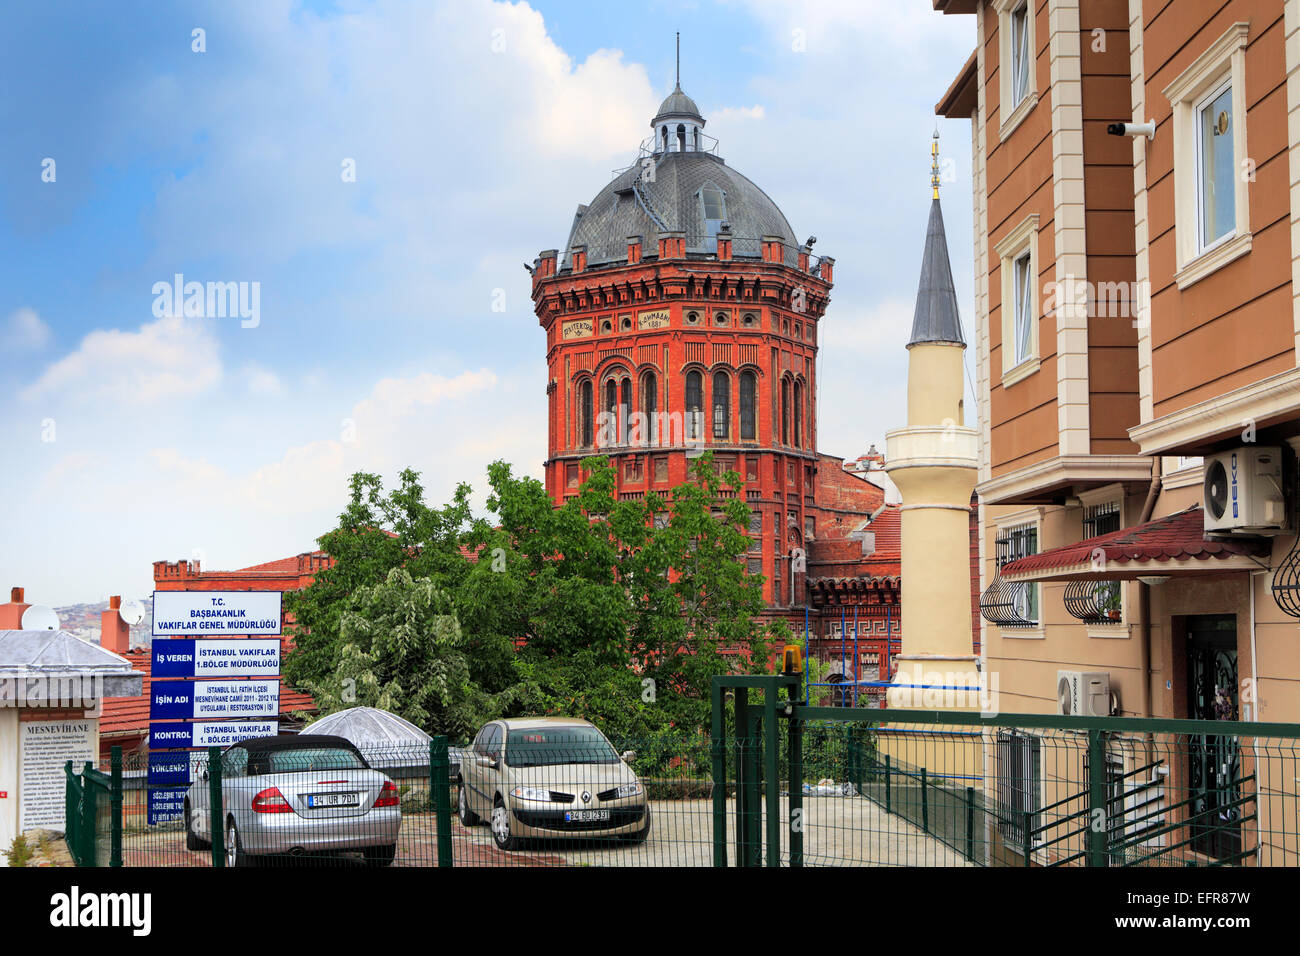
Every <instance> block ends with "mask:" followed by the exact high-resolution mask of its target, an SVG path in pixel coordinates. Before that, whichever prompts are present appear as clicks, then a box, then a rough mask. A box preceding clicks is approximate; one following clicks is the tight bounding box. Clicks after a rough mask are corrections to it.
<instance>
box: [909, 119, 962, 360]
mask: <svg viewBox="0 0 1300 956" xmlns="http://www.w3.org/2000/svg"><path fill="white" fill-rule="evenodd" d="M938 136H939V134H938V133H935V144H934V146H933V148H932V153H933V156H934V166H933V175H932V180H931V182H932V184H933V186H934V196H933V198H932V199H931V200H930V223H929V225H928V226H927V227H926V230H925V252H924V254H923V255H922V256H921V281H920V284H919V286H918V287H917V290H916V311H915V312H913V313H912V337H911V339H909V340H908V343H907V344H908V346H909V347H911V346H913V345H918V344H920V343H922V342H951V343H953V344H954V345H965V344H966V337H965V336H964V335H962V331H961V318H960V317H959V316H958V314H957V290H956V289H955V288H954V287H953V284H952V265H951V263H950V262H949V261H948V237H947V235H945V233H944V230H943V209H942V207H940V205H939V166H938Z"/></svg>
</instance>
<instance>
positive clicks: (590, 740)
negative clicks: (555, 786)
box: [506, 727, 619, 767]
mask: <svg viewBox="0 0 1300 956" xmlns="http://www.w3.org/2000/svg"><path fill="white" fill-rule="evenodd" d="M618 760H619V757H618V754H617V753H615V752H614V748H613V746H611V744H610V742H609V741H608V740H606V739H605V735H604V734H602V733H601V732H600V731H599V730H597V729H596V728H595V727H530V728H528V729H526V730H512V731H510V735H509V736H508V737H507V738H506V763H508V764H509V765H510V766H512V767H552V766H555V765H556V764H563V763H618Z"/></svg>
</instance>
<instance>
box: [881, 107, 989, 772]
mask: <svg viewBox="0 0 1300 956" xmlns="http://www.w3.org/2000/svg"><path fill="white" fill-rule="evenodd" d="M931 185H932V187H933V194H932V198H931V201H930V223H929V226H928V228H927V229H926V234H925V252H924V254H923V255H922V258H921V281H920V285H919V288H918V289H917V293H916V311H915V312H914V313H913V316H912V337H911V339H910V341H909V342H908V343H907V352H908V357H907V425H906V427H904V428H896V429H894V430H893V431H890V432H888V433H887V434H886V436H885V441H886V452H885V460H886V465H885V470H886V471H887V472H888V474H889V477H890V478H892V479H893V481H894V483H895V484H896V485H897V486H898V489H899V491H900V492H901V493H902V498H903V503H902V552H903V561H902V613H901V616H902V625H903V639H902V653H901V654H899V655H898V657H897V658H896V660H897V661H898V671H897V674H896V675H895V677H894V679H893V684H894V686H893V687H891V688H890V690H889V693H888V701H889V706H890V707H914V708H920V709H925V710H979V709H981V697H980V694H979V691H978V688H979V685H980V681H979V673H978V667H977V663H976V657H975V655H974V653H973V649H972V646H971V643H972V642H971V577H970V574H971V563H970V498H971V492H972V491H973V490H974V488H975V479H976V465H977V461H976V455H977V449H978V445H977V436H978V432H977V431H976V430H975V429H973V428H966V427H964V426H963V424H962V421H963V418H962V396H963V393H964V381H963V377H962V370H963V358H964V353H965V350H966V340H965V337H964V336H963V335H962V329H961V321H960V319H959V318H958V314H957V293H956V290H955V289H954V288H953V282H952V268H951V266H950V264H949V261H948V241H947V238H946V237H945V235H944V230H943V211H942V209H941V208H940V205H939V133H938V131H937V130H936V131H935V134H934V142H933V144H932V146H931ZM963 688H966V689H969V690H963ZM912 762H915V760H913V761H912Z"/></svg>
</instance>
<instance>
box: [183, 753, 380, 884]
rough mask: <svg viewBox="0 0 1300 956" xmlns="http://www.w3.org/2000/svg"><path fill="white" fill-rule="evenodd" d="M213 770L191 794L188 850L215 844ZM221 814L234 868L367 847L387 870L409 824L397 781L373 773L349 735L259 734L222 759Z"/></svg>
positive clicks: (369, 857) (372, 861)
mask: <svg viewBox="0 0 1300 956" xmlns="http://www.w3.org/2000/svg"><path fill="white" fill-rule="evenodd" d="M209 786H210V785H209V781H208V772H207V771H206V770H204V771H203V772H202V773H201V774H200V775H199V779H197V780H196V781H195V782H194V783H193V784H192V785H191V786H190V788H189V790H188V791H187V792H186V794H185V845H186V847H187V848H188V849H191V850H202V849H206V848H209V847H210V846H211V841H212V827H211V818H212V813H211V811H210V809H209V806H210V801H209V799H208V792H209ZM221 809H222V815H223V817H224V818H225V820H224V823H225V843H224V845H225V850H226V865H227V866H255V865H257V863H258V862H259V861H260V860H261V859H263V858H265V857H269V856H273V855H279V854H292V855H298V854H303V853H319V852H324V851H347V850H360V851H361V852H362V854H363V855H364V857H365V860H366V863H367V864H369V865H371V866H387V865H388V864H390V863H392V862H393V857H394V856H395V855H396V851H397V835H398V831H399V830H400V828H401V825H402V807H401V798H400V794H399V793H398V791H397V787H396V786H395V785H394V783H393V781H392V780H390V779H388V777H386V776H385V775H384V774H382V773H380V772H379V771H378V770H372V769H370V767H369V765H368V764H367V763H366V760H365V758H364V757H363V756H362V755H361V753H360V751H358V750H357V748H356V746H355V745H354V744H353V743H352V742H351V741H349V740H345V739H344V738H342V737H333V736H329V735H327V734H299V735H296V736H282V737H257V738H254V739H252V740H244V741H241V742H239V743H237V744H234V745H232V746H230V747H228V748H227V749H226V750H225V752H224V753H222V755H221Z"/></svg>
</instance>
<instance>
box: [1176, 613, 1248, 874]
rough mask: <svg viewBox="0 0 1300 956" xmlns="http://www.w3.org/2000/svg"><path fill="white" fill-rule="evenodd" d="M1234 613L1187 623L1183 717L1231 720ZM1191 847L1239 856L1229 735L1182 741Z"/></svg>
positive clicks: (1234, 755)
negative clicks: (1184, 711)
mask: <svg viewBox="0 0 1300 956" xmlns="http://www.w3.org/2000/svg"><path fill="white" fill-rule="evenodd" d="M1238 686H1239V685H1238V681H1237V619H1236V616H1235V615H1232V614H1226V615H1213V616H1204V617H1191V618H1188V620H1187V716H1188V717H1190V718H1191V719H1193V720H1236V719H1237V688H1238ZM1187 760H1188V767H1187V780H1188V794H1187V795H1188V797H1189V799H1190V801H1191V802H1190V810H1189V815H1191V817H1192V827H1191V838H1192V844H1191V845H1192V849H1193V850H1195V851H1196V852H1198V853H1204V854H1206V855H1207V856H1211V857H1214V858H1215V859H1219V858H1222V857H1227V856H1233V855H1235V854H1238V853H1240V852H1241V822H1240V821H1241V807H1240V805H1239V801H1240V799H1241V783H1240V776H1241V774H1240V769H1241V767H1240V755H1239V753H1238V750H1237V740H1236V738H1235V737H1227V736H1224V737H1219V736H1214V735H1211V734H1194V735H1192V736H1191V737H1189V738H1188V741H1187Z"/></svg>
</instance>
